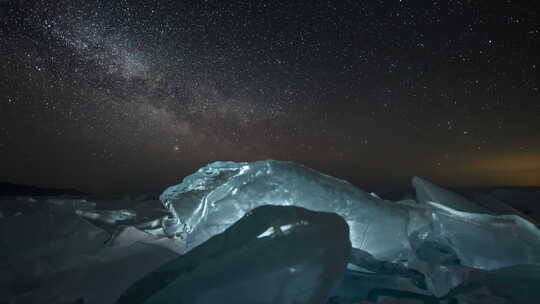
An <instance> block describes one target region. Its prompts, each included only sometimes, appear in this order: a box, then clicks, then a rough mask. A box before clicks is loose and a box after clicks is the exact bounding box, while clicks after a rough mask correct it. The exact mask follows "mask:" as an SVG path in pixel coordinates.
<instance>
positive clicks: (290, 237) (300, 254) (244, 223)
mask: <svg viewBox="0 0 540 304" xmlns="http://www.w3.org/2000/svg"><path fill="white" fill-rule="evenodd" d="M270 227H273V228H274V232H275V233H273V234H271V235H269V236H267V237H260V235H261V234H263V233H264V232H265V231H267V230H268V229H269V228H270ZM279 227H283V228H284V227H290V228H289V229H287V230H285V229H281V228H279ZM280 230H281V232H279V231H280ZM348 235H349V233H348V227H347V225H346V223H345V221H344V220H343V219H342V218H340V217H339V216H337V215H336V214H333V213H323V212H312V211H309V210H306V209H304V208H299V207H294V206H261V207H258V208H255V209H253V210H251V211H250V212H249V213H247V214H246V215H245V216H244V217H243V218H242V219H240V220H239V221H238V222H236V223H235V224H233V225H232V226H230V227H229V228H228V229H227V230H225V231H224V232H223V233H221V234H217V235H215V236H213V237H212V238H210V239H209V240H208V241H207V242H205V243H204V244H202V245H201V246H198V247H197V248H195V249H193V250H192V251H190V252H188V253H187V254H186V255H184V256H181V257H178V258H177V259H175V260H173V261H171V262H169V263H167V264H165V265H163V266H161V267H160V268H158V269H157V270H155V271H154V272H152V273H150V274H149V275H147V276H146V277H145V278H143V279H142V280H140V281H139V282H137V283H136V284H134V285H133V286H131V287H130V289H128V290H127V291H126V293H125V294H124V295H123V296H122V297H121V298H120V300H119V302H118V303H119V304H121V303H129V304H137V303H147V304H150V303H160V304H161V303H164V304H166V303H190V304H199V303H200V304H203V303H223V302H224V301H225V302H227V303H238V304H241V303H245V304H248V303H249V304H251V303H261V304H262V303H267V304H270V303H281V304H293V303H310V304H323V303H325V302H326V299H327V297H328V296H329V294H330V292H331V290H333V289H334V287H336V286H337V284H338V283H339V282H340V281H341V278H342V277H343V274H344V271H345V268H346V265H347V261H348V259H349V255H350V253H351V243H350V241H349V239H348Z"/></svg>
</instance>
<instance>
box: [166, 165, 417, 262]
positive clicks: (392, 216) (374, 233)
mask: <svg viewBox="0 0 540 304" xmlns="http://www.w3.org/2000/svg"><path fill="white" fill-rule="evenodd" d="M160 200H161V201H162V203H163V204H164V205H165V207H166V208H167V209H169V210H170V211H171V213H172V214H173V216H172V218H170V219H168V220H166V221H164V224H165V225H164V226H165V227H164V230H165V231H169V232H171V233H174V234H176V233H179V232H187V233H188V237H187V243H188V248H189V249H191V248H194V247H195V246H197V245H199V244H201V243H203V242H204V241H206V240H208V239H209V238H210V237H212V236H213V235H216V234H218V233H221V232H223V231H224V230H225V229H226V228H227V227H228V226H230V225H231V224H233V223H234V222H236V221H237V220H239V219H240V218H241V217H242V216H243V215H244V214H245V213H246V212H247V211H249V210H252V209H254V208H255V207H257V206H261V205H295V206H300V207H304V208H307V209H310V210H314V211H326V212H335V213H337V214H339V215H340V216H342V217H343V218H344V219H345V220H346V221H347V223H348V224H349V227H350V238H351V242H352V244H353V246H354V247H356V248H358V249H362V250H364V251H367V252H369V253H370V254H372V255H373V256H374V257H375V258H377V259H382V260H397V259H400V258H406V257H407V255H408V254H410V246H409V244H408V239H407V234H408V225H409V209H410V208H409V207H408V206H407V205H405V204H395V203H392V202H388V201H384V200H381V199H379V198H376V197H374V196H372V195H370V194H369V193H367V192H365V191H362V190H360V189H358V188H357V187H355V186H353V185H352V184H350V183H348V182H346V181H344V180H340V179H337V178H334V177H331V176H328V175H325V174H322V173H320V172H317V171H315V170H312V169H310V168H307V167H304V166H302V165H299V164H296V163H293V162H286V161H275V160H266V161H257V162H251V163H247V162H244V163H235V162H215V163H212V164H209V165H207V166H205V167H202V168H201V169H199V170H198V171H197V172H195V173H193V174H192V175H189V176H187V177H186V178H184V180H183V181H182V183H181V184H179V185H175V186H171V187H169V188H167V189H166V190H165V191H164V192H163V194H162V195H161V196H160ZM415 223H418V221H416V222H415Z"/></svg>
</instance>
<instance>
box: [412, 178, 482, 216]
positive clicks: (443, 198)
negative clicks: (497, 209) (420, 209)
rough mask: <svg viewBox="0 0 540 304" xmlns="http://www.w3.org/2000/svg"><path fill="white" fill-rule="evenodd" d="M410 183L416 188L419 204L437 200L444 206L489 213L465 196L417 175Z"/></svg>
mask: <svg viewBox="0 0 540 304" xmlns="http://www.w3.org/2000/svg"><path fill="white" fill-rule="evenodd" d="M412 185H413V187H414V188H415V190H416V199H417V200H418V202H419V203H420V204H424V205H425V204H428V203H429V202H437V203H439V204H441V205H444V206H446V207H449V208H452V209H455V210H460V211H466V212H473V213H483V214H485V213H488V214H489V213H491V211H490V210H488V209H486V208H484V207H482V206H479V205H478V204H476V203H474V202H471V201H469V200H468V199H466V198H465V197H463V196H461V195H459V194H457V193H455V192H452V191H449V190H447V189H444V188H442V187H439V186H437V185H435V184H433V183H431V182H429V181H427V180H425V179H422V178H420V177H418V176H415V177H413V179H412Z"/></svg>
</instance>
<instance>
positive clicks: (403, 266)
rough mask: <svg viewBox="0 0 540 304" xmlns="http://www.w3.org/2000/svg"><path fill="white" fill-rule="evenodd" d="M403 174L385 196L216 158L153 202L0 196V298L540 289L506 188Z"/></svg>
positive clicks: (432, 299) (430, 297)
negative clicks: (484, 189) (468, 187)
mask: <svg viewBox="0 0 540 304" xmlns="http://www.w3.org/2000/svg"><path fill="white" fill-rule="evenodd" d="M412 184H413V187H414V189H415V191H416V199H415V200H413V199H410V200H403V201H397V202H391V201H386V200H383V199H380V198H378V197H377V196H376V195H374V194H370V193H367V192H365V191H362V190H360V189H358V188H356V187H354V186H353V185H351V184H349V183H348V182H346V181H343V180H339V179H336V178H333V177H330V176H327V175H324V174H321V173H319V172H317V171H314V170H312V169H309V168H306V167H304V166H301V165H298V164H295V163H291V162H281V161H260V162H253V163H233V162H217V163H213V164H209V165H208V166H205V167H203V168H201V169H199V170H198V171H197V172H195V173H194V174H192V175H190V176H188V177H186V178H185V179H184V180H183V181H182V183H181V184H179V185H176V186H172V187H169V188H168V189H167V190H165V191H164V192H163V194H162V195H161V197H160V199H161V203H162V206H164V207H165V209H163V208H162V207H161V206H160V204H159V202H158V201H151V200H146V201H141V200H130V199H124V200H109V201H103V200H95V199H91V198H88V197H38V198H29V197H12V198H9V197H8V198H1V197H0V211H1V213H0V256H1V257H2V259H1V261H2V262H0V274H1V276H0V303H85V304H87V303H117V302H118V303H190V304H193V303H218V302H225V303H246V304H247V303H310V304H311V303H314V304H315V303H321V304H322V303H328V304H330V303H349V304H352V303H360V302H361V303H459V304H472V303H540V292H539V291H538V286H540V232H539V230H538V227H537V226H536V225H537V223H535V222H534V220H531V219H530V218H528V217H527V216H526V215H524V214H522V213H521V212H520V211H517V210H515V209H513V208H511V207H509V206H508V205H506V204H504V203H503V202H502V201H500V198H501V197H502V198H504V200H505V201H509V200H511V199H512V198H513V196H512V192H511V191H508V190H505V191H503V192H501V191H498V192H497V191H495V192H493V195H492V194H490V195H485V194H482V195H474V196H472V197H473V198H472V199H471V197H470V196H468V197H464V196H461V195H459V194H457V193H454V192H452V191H449V190H447V189H444V188H441V187H438V186H436V185H434V184H432V183H430V182H429V181H426V180H423V179H421V178H417V177H415V178H414V179H413V181H412ZM501 193H502V194H501ZM503 194H504V195H503ZM535 195H537V193H534V194H533V195H531V196H526V194H525V193H519V196H518V199H519V200H521V201H525V200H529V201H531V199H532V200H534V199H535V198H536V197H537V196H535ZM539 203H540V202H539ZM272 205H273V206H272ZM167 214H168V215H167ZM345 223H346V224H347V225H345ZM351 248H352V249H351ZM347 264H348V266H347V268H348V269H347V270H346V269H345V267H346V265H347Z"/></svg>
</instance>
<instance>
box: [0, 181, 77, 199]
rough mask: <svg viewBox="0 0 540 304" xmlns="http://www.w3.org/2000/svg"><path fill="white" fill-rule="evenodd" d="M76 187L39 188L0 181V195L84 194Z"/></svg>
mask: <svg viewBox="0 0 540 304" xmlns="http://www.w3.org/2000/svg"><path fill="white" fill-rule="evenodd" d="M85 194H86V193H84V192H81V191H79V190H76V189H56V188H41V187H36V186H28V185H19V184H13V183H0V196H18V195H25V196H26V195H30V196H45V195H85Z"/></svg>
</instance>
